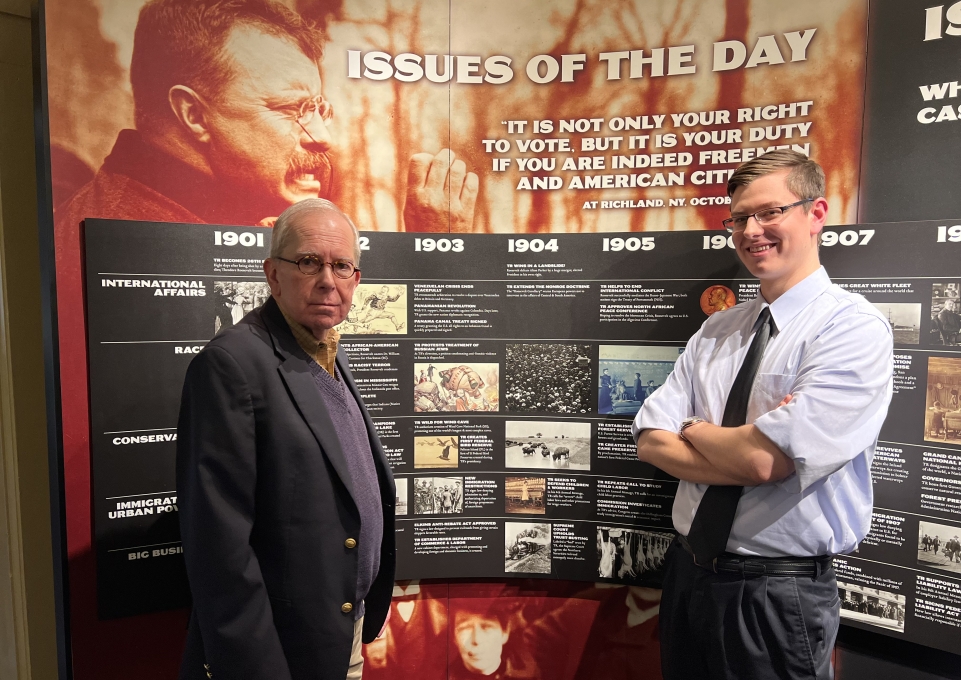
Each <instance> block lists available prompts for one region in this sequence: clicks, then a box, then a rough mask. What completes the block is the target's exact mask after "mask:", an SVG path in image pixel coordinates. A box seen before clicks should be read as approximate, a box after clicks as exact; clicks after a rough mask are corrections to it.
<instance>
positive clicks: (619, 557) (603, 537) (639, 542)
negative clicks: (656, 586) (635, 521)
mask: <svg viewBox="0 0 961 680" xmlns="http://www.w3.org/2000/svg"><path fill="white" fill-rule="evenodd" d="M672 540H674V535H673V534H669V533H666V532H658V531H641V530H639V529H625V528H623V527H603V526H599V527H597V575H598V577H600V578H616V579H619V580H621V581H633V580H637V579H640V578H641V577H642V576H643V577H645V578H650V577H651V576H652V575H653V574H655V573H659V572H661V570H662V569H663V568H664V555H665V553H667V549H668V547H669V546H670V545H671V541H672Z"/></svg>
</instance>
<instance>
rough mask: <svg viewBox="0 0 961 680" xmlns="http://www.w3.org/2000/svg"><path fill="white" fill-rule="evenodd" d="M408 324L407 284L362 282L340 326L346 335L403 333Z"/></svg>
mask: <svg viewBox="0 0 961 680" xmlns="http://www.w3.org/2000/svg"><path fill="white" fill-rule="evenodd" d="M406 327H407V286H406V285H396V286H387V285H382V284H379V283H370V284H368V283H361V284H359V285H358V286H357V288H356V289H355V290H354V300H353V302H352V303H351V305H350V311H349V312H347V318H346V319H344V320H343V321H342V322H341V323H340V325H338V326H337V330H338V331H340V332H341V333H343V334H344V335H401V334H403V333H405V332H406V331H405V330H404V329H405V328H406Z"/></svg>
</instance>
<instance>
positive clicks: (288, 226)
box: [270, 198, 360, 266]
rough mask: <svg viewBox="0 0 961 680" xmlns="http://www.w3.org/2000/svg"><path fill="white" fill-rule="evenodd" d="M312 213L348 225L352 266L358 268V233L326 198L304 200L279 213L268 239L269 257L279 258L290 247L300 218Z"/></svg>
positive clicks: (351, 221)
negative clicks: (352, 235)
mask: <svg viewBox="0 0 961 680" xmlns="http://www.w3.org/2000/svg"><path fill="white" fill-rule="evenodd" d="M313 213H321V214H324V215H329V214H334V215H337V216H338V217H340V218H342V219H343V220H344V221H346V222H347V224H349V225H350V228H351V229H352V230H353V232H354V265H355V266H359V265H360V233H359V232H358V231H357V227H356V226H355V225H354V221H353V220H351V219H350V218H349V217H348V216H347V214H346V213H345V212H344V211H343V210H341V209H340V208H338V207H337V206H336V205H334V204H333V203H332V202H331V201H328V200H327V199H326V198H305V199H304V200H302V201H298V202H297V203H294V204H293V205H292V206H290V207H289V208H287V209H286V210H285V211H283V212H282V213H280V217H278V218H277V221H276V222H275V223H274V231H273V234H272V236H271V238H270V257H280V254H281V253H282V252H284V248H286V247H287V246H288V245H290V241H291V239H292V238H293V229H294V227H295V226H296V225H297V223H298V221H299V220H300V218H302V217H304V216H306V215H308V214H313Z"/></svg>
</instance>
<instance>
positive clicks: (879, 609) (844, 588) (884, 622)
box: [838, 581, 905, 633]
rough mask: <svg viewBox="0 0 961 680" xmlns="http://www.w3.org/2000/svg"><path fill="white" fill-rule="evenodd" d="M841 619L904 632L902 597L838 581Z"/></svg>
mask: <svg viewBox="0 0 961 680" xmlns="http://www.w3.org/2000/svg"><path fill="white" fill-rule="evenodd" d="M838 596H839V597H840V598H841V618H842V619H851V620H852V621H860V622H861V623H868V624H871V625H872V626H881V627H882V628H887V629H889V630H893V631H896V632H899V633H903V632H904V607H905V597H904V595H898V594H897V593H891V592H888V591H886V590H878V589H877V588H865V587H864V586H860V585H853V584H850V583H843V582H841V581H838Z"/></svg>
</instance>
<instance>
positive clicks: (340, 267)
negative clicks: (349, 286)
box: [274, 255, 360, 279]
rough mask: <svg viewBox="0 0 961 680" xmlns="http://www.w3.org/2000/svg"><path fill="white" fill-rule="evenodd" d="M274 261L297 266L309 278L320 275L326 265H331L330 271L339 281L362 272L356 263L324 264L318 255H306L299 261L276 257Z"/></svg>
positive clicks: (337, 262)
mask: <svg viewBox="0 0 961 680" xmlns="http://www.w3.org/2000/svg"><path fill="white" fill-rule="evenodd" d="M274 259H275V260H282V261H284V262H289V263H290V264H295V265H297V269H299V270H300V271H301V272H302V273H304V274H306V275H307V276H315V275H317V274H319V273H320V270H322V269H323V268H324V265H325V264H329V265H330V271H332V272H333V273H334V276H336V277H337V278H339V279H349V278H350V277H351V276H353V275H354V272H359V271H360V268H359V267H355V266H354V263H353V262H351V261H350V260H334V261H333V262H324V261H323V260H321V259H320V258H319V257H317V256H316V255H304V256H303V257H301V258H300V259H297V260H288V259H287V258H286V257H276V258H274Z"/></svg>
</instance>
